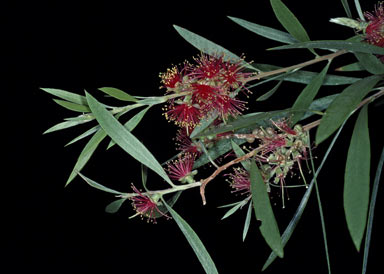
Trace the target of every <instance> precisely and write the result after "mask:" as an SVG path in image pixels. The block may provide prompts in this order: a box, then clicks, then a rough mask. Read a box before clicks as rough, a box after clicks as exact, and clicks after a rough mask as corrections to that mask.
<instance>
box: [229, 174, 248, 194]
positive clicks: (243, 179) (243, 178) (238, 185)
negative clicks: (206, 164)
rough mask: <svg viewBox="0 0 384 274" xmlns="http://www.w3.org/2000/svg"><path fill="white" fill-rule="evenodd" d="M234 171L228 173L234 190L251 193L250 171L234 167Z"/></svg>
mask: <svg viewBox="0 0 384 274" xmlns="http://www.w3.org/2000/svg"><path fill="white" fill-rule="evenodd" d="M233 171H234V173H229V174H227V175H228V176H229V179H230V184H231V187H232V188H234V190H233V191H232V192H239V193H240V194H241V195H244V194H246V195H250V194H251V181H250V177H249V173H248V172H247V171H246V170H245V169H243V168H234V169H233Z"/></svg>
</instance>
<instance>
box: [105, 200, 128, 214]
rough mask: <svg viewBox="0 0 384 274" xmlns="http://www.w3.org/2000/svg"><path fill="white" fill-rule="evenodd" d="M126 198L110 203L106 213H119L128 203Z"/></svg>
mask: <svg viewBox="0 0 384 274" xmlns="http://www.w3.org/2000/svg"><path fill="white" fill-rule="evenodd" d="M126 200H127V199H126V198H122V199H118V200H115V201H113V202H112V203H110V204H109V205H107V206H106V207H105V212H107V213H111V214H112V213H116V212H117V211H119V209H120V207H121V206H122V205H123V203H124V202H125V201H126Z"/></svg>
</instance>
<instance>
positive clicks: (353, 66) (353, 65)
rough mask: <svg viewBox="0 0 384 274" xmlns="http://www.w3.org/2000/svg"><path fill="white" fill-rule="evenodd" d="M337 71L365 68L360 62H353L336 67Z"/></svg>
mask: <svg viewBox="0 0 384 274" xmlns="http://www.w3.org/2000/svg"><path fill="white" fill-rule="evenodd" d="M335 70H336V71H362V70H364V68H363V66H362V65H361V64H360V62H355V63H351V64H348V65H345V66H342V67H339V68H337V69H335Z"/></svg>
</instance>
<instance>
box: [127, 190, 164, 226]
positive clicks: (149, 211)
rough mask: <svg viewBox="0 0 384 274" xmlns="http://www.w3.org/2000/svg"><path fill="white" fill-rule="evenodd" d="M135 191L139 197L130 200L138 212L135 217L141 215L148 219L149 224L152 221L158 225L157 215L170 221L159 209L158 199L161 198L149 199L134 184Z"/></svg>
mask: <svg viewBox="0 0 384 274" xmlns="http://www.w3.org/2000/svg"><path fill="white" fill-rule="evenodd" d="M132 189H133V191H134V192H135V193H136V194H137V196H133V197H131V198H129V199H130V200H131V201H132V206H133V208H134V209H135V210H136V212H137V213H136V214H135V215H134V216H133V217H135V216H137V215H141V216H144V217H147V218H148V222H149V221H152V222H154V223H156V217H157V215H160V216H165V217H167V218H168V219H169V218H170V217H169V216H168V215H166V214H165V213H163V212H161V211H160V209H159V208H158V203H159V202H158V199H159V198H160V197H157V199H156V197H152V198H151V197H149V196H146V195H144V194H143V193H141V192H140V191H139V190H138V189H137V188H136V187H135V186H134V185H133V184H132Z"/></svg>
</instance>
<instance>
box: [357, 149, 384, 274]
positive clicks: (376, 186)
mask: <svg viewBox="0 0 384 274" xmlns="http://www.w3.org/2000/svg"><path fill="white" fill-rule="evenodd" d="M383 163H384V148H383V149H382V151H381V157H380V160H379V163H378V165H377V169H376V174H375V181H374V182H373V187H372V196H371V201H370V203H369V213H368V223H367V233H366V235H365V245H364V260H363V271H362V274H365V273H366V272H367V265H368V254H369V247H370V244H371V234H372V225H373V217H374V213H375V205H376V197H377V192H378V189H379V182H380V176H381V171H382V169H383Z"/></svg>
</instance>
